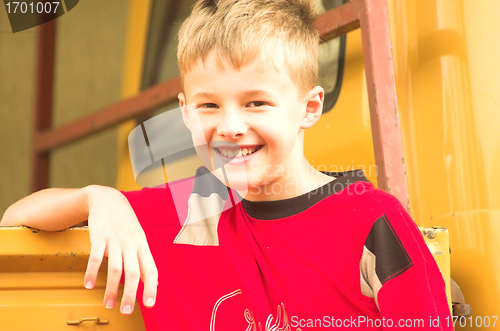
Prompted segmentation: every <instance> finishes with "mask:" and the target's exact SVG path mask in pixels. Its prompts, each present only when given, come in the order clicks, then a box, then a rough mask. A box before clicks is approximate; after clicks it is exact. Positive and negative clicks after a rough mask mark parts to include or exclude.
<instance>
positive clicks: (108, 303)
mask: <svg viewBox="0 0 500 331" xmlns="http://www.w3.org/2000/svg"><path fill="white" fill-rule="evenodd" d="M106 308H108V309H111V308H113V300H111V299H109V300H108V301H107V302H106Z"/></svg>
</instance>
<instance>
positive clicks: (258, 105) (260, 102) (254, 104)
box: [248, 101, 267, 107]
mask: <svg viewBox="0 0 500 331" xmlns="http://www.w3.org/2000/svg"><path fill="white" fill-rule="evenodd" d="M265 105H267V103H266V102H264V101H252V102H250V103H249V104H248V107H260V106H265Z"/></svg>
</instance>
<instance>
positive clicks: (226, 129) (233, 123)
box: [217, 113, 248, 139]
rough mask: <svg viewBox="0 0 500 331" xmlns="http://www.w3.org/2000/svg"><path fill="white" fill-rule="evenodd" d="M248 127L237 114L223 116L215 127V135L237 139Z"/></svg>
mask: <svg viewBox="0 0 500 331" xmlns="http://www.w3.org/2000/svg"><path fill="white" fill-rule="evenodd" d="M247 129H248V126H247V125H246V124H245V123H244V122H243V121H242V120H241V118H240V117H239V116H238V115H237V114H234V113H233V114H228V113H226V114H224V117H223V119H222V120H221V122H220V123H219V125H218V126H217V133H218V134H219V135H220V136H222V137H224V138H227V139H235V138H239V137H241V136H243V135H245V133H246V132H247Z"/></svg>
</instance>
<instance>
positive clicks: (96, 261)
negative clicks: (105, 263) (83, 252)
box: [83, 242, 106, 290]
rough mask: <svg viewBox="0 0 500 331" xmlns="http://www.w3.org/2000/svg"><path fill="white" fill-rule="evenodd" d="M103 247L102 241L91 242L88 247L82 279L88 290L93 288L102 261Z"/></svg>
mask: <svg viewBox="0 0 500 331" xmlns="http://www.w3.org/2000/svg"><path fill="white" fill-rule="evenodd" d="M105 249H106V244H105V243H104V242H95V243H92V246H91V247H90V256H89V262H88V263H87V270H86V271H85V277H84V281H83V283H84V284H85V287H86V288H88V289H89V290H90V289H92V288H94V286H95V283H96V281H97V274H98V272H99V268H100V266H101V263H102V259H103V256H104V251H105Z"/></svg>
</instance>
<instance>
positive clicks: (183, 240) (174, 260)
mask: <svg viewBox="0 0 500 331" xmlns="http://www.w3.org/2000/svg"><path fill="white" fill-rule="evenodd" d="M200 169H201V168H200ZM203 169H204V168H203ZM203 169H202V170H201V171H202V172H203V174H206V169H205V170H203ZM199 174H200V173H197V176H196V178H199V177H200V176H199ZM331 175H333V176H334V177H336V179H335V180H334V181H332V182H330V183H328V184H326V185H325V186H323V187H322V188H320V189H318V190H316V191H312V192H309V193H307V194H304V195H302V196H299V197H295V198H292V199H286V200H279V201H266V202H250V201H247V200H243V201H242V202H241V203H238V200H237V198H238V197H237V195H236V194H234V192H232V191H231V192H230V194H229V195H228V193H227V188H225V186H223V185H222V184H221V183H220V182H218V181H217V179H215V177H213V178H212V179H210V181H212V180H215V181H217V182H213V181H212V182H211V184H207V183H206V182H203V183H201V185H200V183H199V182H198V183H197V180H194V177H193V178H189V179H187V180H183V181H180V182H174V183H171V184H170V188H169V186H166V187H164V188H152V189H149V188H145V189H143V190H140V191H133V192H123V193H124V194H125V196H126V197H127V198H128V200H129V202H130V204H131V205H132V207H133V209H134V211H135V212H136V215H137V217H138V219H139V221H140V222H141V225H142V227H143V228H144V231H145V233H146V236H147V238H148V243H149V245H150V248H151V251H152V254H153V257H154V259H155V262H156V265H157V268H158V271H159V286H158V295H157V301H156V305H155V307H154V308H152V309H147V308H144V307H143V306H142V288H141V289H140V291H139V302H140V303H141V309H142V314H143V317H144V321H145V325H146V329H148V330H196V331H199V330H210V331H221V330H242V331H243V330H258V331H261V330H262V331H264V330H309V329H311V330H312V329H328V328H331V327H337V328H338V327H343V328H350V327H352V328H356V329H359V330H381V329H383V330H385V329H388V328H389V327H390V326H392V327H398V329H400V328H401V326H404V325H406V326H408V328H411V329H414V328H418V327H417V326H423V328H422V329H432V330H452V327H451V326H450V327H448V325H447V324H450V323H449V322H448V323H447V320H446V318H448V321H450V320H449V315H450V311H449V308H448V304H447V300H446V295H445V285H444V281H443V278H442V276H441V273H440V272H439V269H438V267H437V265H436V263H435V261H434V258H433V257H432V255H431V253H430V252H429V250H428V248H427V246H426V244H425V242H424V240H423V238H422V235H421V234H420V231H419V229H418V228H417V226H416V225H415V223H414V222H413V221H412V220H411V218H410V216H409V215H408V214H407V213H406V211H405V210H404V208H403V207H402V206H401V204H400V203H399V202H398V201H397V199H396V198H394V197H393V196H391V195H389V194H387V193H385V192H384V191H382V190H378V189H375V188H374V187H373V185H372V184H371V183H369V182H368V180H366V178H365V177H364V175H363V174H362V172H360V171H351V172H346V173H334V174H331ZM209 177H211V175H209V176H208V177H205V178H209ZM221 185H222V186H221ZM224 189H225V190H224ZM171 192H175V194H172V193H171ZM172 195H175V199H173V197H172ZM188 201H189V203H188ZM213 205H215V207H214V208H213V209H210V206H213ZM207 206H208V207H209V208H208V209H207ZM222 206H224V207H222ZM218 208H219V209H221V208H223V209H225V210H224V211H222V213H221V215H220V217H218ZM199 210H204V212H205V214H203V212H201V214H202V215H205V216H208V217H205V216H202V217H200V216H199V215H200V212H199ZM207 210H208V214H206V212H207ZM204 217H205V218H204ZM183 225H184V227H183ZM431 284H432V288H431ZM438 319H439V320H438ZM401 321H403V324H401ZM437 321H438V322H437ZM432 326H438V327H432Z"/></svg>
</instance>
